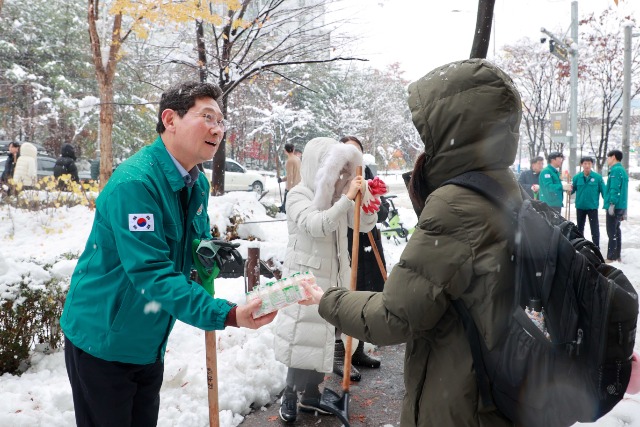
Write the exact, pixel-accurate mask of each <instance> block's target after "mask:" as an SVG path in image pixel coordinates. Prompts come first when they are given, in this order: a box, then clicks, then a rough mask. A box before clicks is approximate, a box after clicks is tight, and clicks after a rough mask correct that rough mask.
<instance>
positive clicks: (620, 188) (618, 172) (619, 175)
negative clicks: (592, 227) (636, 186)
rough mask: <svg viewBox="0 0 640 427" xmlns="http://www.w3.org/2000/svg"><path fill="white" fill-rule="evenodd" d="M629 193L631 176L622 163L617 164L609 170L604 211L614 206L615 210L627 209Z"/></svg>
mask: <svg viewBox="0 0 640 427" xmlns="http://www.w3.org/2000/svg"><path fill="white" fill-rule="evenodd" d="M628 192H629V175H627V171H625V170H624V168H623V167H622V163H616V164H615V165H613V166H611V169H609V177H608V178H607V188H606V191H605V193H604V205H603V208H604V209H608V208H609V205H610V204H613V206H614V207H615V209H627V197H628Z"/></svg>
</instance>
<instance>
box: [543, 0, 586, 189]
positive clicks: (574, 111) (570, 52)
mask: <svg viewBox="0 0 640 427" xmlns="http://www.w3.org/2000/svg"><path fill="white" fill-rule="evenodd" d="M540 31H541V32H542V33H544V34H546V35H547V36H549V38H550V40H549V50H550V52H551V53H552V54H553V55H555V56H556V57H558V58H559V59H560V60H562V61H569V63H570V66H571V78H570V81H571V100H570V103H571V111H570V120H571V122H570V123H571V124H570V129H571V130H570V131H569V132H567V137H568V139H569V173H570V174H571V175H572V176H573V175H574V174H575V173H576V168H577V166H578V162H577V158H576V148H577V145H578V2H577V1H572V2H571V38H572V42H571V45H567V44H566V43H565V42H564V41H563V40H560V39H559V38H558V37H556V36H555V35H554V34H552V33H551V32H549V31H547V30H546V29H545V28H544V27H543V28H541V29H540ZM542 41H543V40H542Z"/></svg>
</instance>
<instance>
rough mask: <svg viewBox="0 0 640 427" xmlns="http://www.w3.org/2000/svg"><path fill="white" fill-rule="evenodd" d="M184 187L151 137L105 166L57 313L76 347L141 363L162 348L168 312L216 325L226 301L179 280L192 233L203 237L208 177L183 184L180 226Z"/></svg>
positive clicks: (187, 263) (171, 317)
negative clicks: (109, 168) (106, 174)
mask: <svg viewBox="0 0 640 427" xmlns="http://www.w3.org/2000/svg"><path fill="white" fill-rule="evenodd" d="M183 188H185V184H184V181H183V178H182V176H181V175H180V172H179V171H178V169H177V168H176V166H175V164H174V163H173V161H172V160H171V158H170V157H169V153H168V152H167V150H166V148H165V146H164V143H163V142H162V140H161V139H160V137H158V139H156V141H155V142H154V143H153V144H151V145H149V146H147V147H145V148H143V149H142V150H140V151H139V152H138V153H136V154H135V155H134V156H132V157H131V158H130V159H128V160H127V161H125V162H124V163H122V164H121V165H120V166H119V167H118V168H117V169H116V170H115V171H114V173H113V176H112V177H111V179H110V180H109V182H108V183H107V185H106V186H105V188H104V189H103V190H102V192H101V193H100V196H99V197H98V199H97V200H96V213H95V217H94V221H93V227H92V229H91V233H90V235H89V238H88V240H87V244H86V247H85V249H84V252H83V253H82V255H81V256H80V259H79V260H78V264H77V266H76V269H75V271H74V273H73V276H72V277H71V285H70V287H69V292H68V294H67V300H66V303H65V306H64V311H63V313H62V317H61V321H60V323H61V326H62V329H63V331H64V333H65V335H66V336H67V337H68V338H69V340H71V342H72V343H73V344H74V345H75V346H77V347H79V348H81V349H82V350H84V351H86V352H87V353H89V354H91V355H93V356H95V357H98V358H101V359H104V360H108V361H118V362H126V363H135V364H148V363H153V362H155V361H156V360H158V359H162V358H163V357H164V351H165V347H166V344H167V339H168V337H169V333H170V332H171V329H172V327H173V324H174V323H175V321H176V319H180V320H181V321H183V322H185V323H188V324H190V325H193V326H196V327H198V328H201V329H204V330H216V329H223V328H224V322H225V319H226V317H227V313H228V312H229V310H230V309H231V307H232V305H231V304H230V303H228V302H227V301H226V300H221V299H214V298H212V297H211V296H210V295H208V294H207V293H206V292H205V290H204V289H203V288H202V287H201V286H200V285H198V284H197V283H196V282H193V281H190V280H189V279H188V277H189V274H190V271H191V268H192V264H193V259H192V255H191V242H192V240H193V239H195V238H200V239H201V238H210V236H211V234H210V228H209V218H208V215H207V203H208V196H209V183H208V182H207V179H206V177H205V175H204V174H202V173H201V174H200V176H199V178H198V180H197V181H196V183H195V184H194V185H193V187H192V188H191V190H190V200H189V203H188V210H187V214H186V224H188V225H187V226H186V227H185V225H184V224H185V221H184V220H183V215H184V213H183V209H182V208H181V201H180V193H181V191H182V189H183ZM185 232H186V238H185V237H184V236H185Z"/></svg>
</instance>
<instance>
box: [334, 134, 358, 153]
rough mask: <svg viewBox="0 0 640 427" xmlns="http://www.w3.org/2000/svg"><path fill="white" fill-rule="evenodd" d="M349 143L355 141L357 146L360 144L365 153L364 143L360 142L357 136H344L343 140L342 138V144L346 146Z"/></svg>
mask: <svg viewBox="0 0 640 427" xmlns="http://www.w3.org/2000/svg"><path fill="white" fill-rule="evenodd" d="M349 141H353V142H355V143H356V144H358V145H359V146H360V151H362V152H363V153H364V147H363V146H362V142H360V140H359V139H358V138H356V137H355V136H343V137H342V138H340V142H342V143H343V144H346V143H347V142H349Z"/></svg>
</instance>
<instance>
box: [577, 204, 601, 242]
mask: <svg viewBox="0 0 640 427" xmlns="http://www.w3.org/2000/svg"><path fill="white" fill-rule="evenodd" d="M576 217H577V221H578V224H577V225H578V230H579V231H580V233H582V235H583V236H584V223H585V222H586V219H587V217H589V228H590V229H591V241H592V242H593V244H594V245H596V246H597V247H600V225H599V223H598V209H576Z"/></svg>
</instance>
